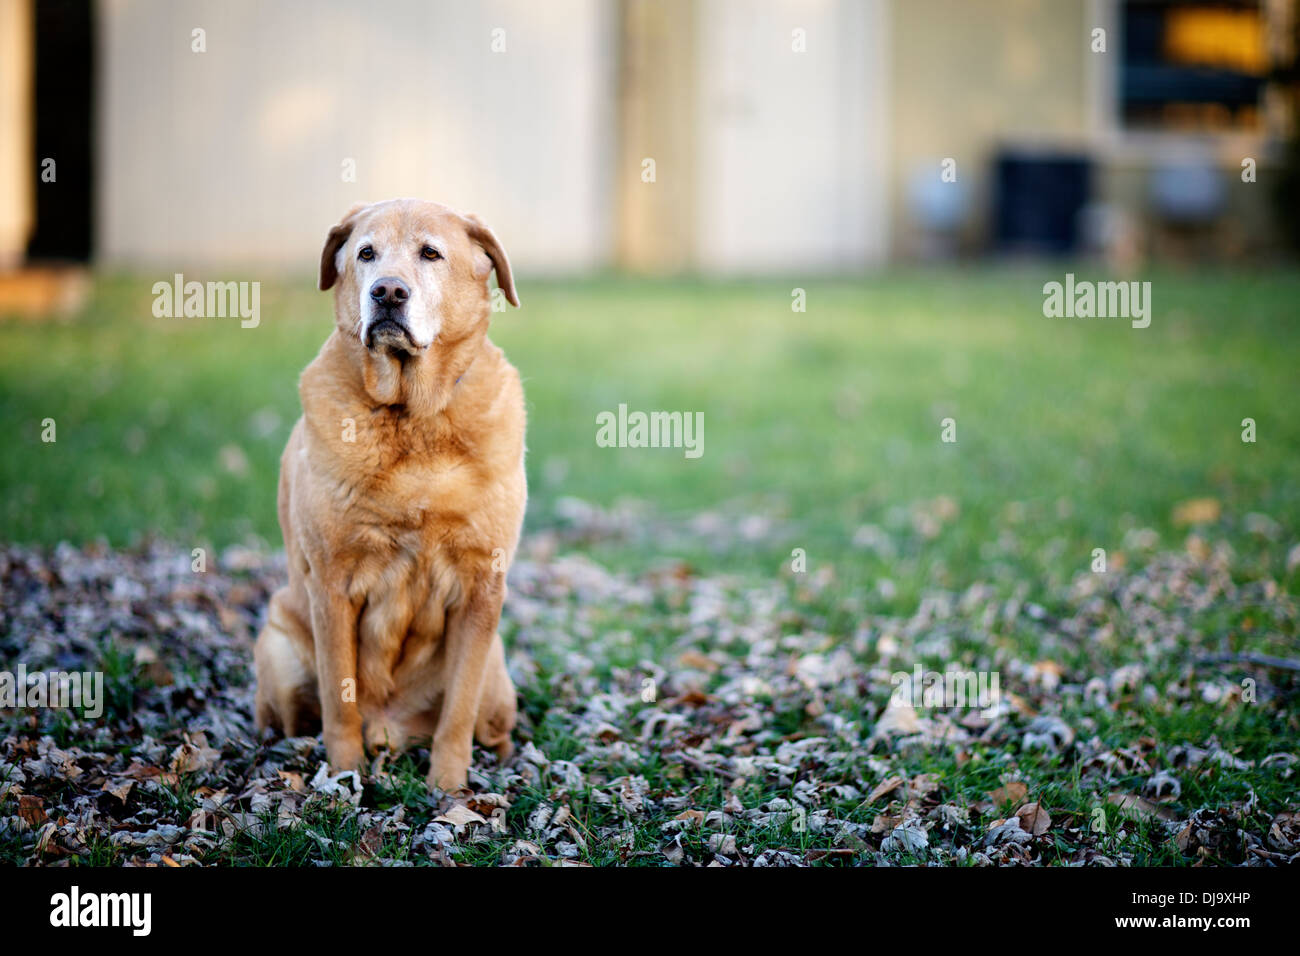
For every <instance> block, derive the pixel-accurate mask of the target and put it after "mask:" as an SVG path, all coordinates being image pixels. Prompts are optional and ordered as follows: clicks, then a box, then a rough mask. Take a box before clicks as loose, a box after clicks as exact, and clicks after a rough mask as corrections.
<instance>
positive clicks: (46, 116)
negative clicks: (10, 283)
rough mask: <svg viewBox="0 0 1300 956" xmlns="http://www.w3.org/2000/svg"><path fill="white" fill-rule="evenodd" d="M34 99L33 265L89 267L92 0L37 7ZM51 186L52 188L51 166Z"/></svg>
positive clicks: (53, 1)
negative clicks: (64, 263)
mask: <svg viewBox="0 0 1300 956" xmlns="http://www.w3.org/2000/svg"><path fill="white" fill-rule="evenodd" d="M33 7H34V8H35V14H36V22H35V28H36V29H35V32H36V57H35V76H34V77H33V79H34V81H35V83H34V97H35V116H36V131H35V133H36V135H35V137H34V143H35V149H36V156H35V163H34V164H33V169H34V170H35V177H36V228H35V230H34V231H33V233H32V238H31V242H29V243H28V246H27V255H28V258H30V259H46V260H50V259H60V260H64V261H79V262H81V261H86V260H88V259H89V258H90V254H91V247H92V245H93V242H94V228H95V221H94V205H95V170H94V165H93V160H94V156H93V147H94V115H95V114H94V110H95V102H94V92H95V90H94V76H95V42H94V28H95V24H94V11H93V9H92V7H93V2H92V0H40V2H39V3H35V4H33ZM51 159H52V160H54V169H53V175H54V181H53V182H47V181H46V180H47V179H48V178H49V177H48V174H46V169H47V166H48V164H47V162H46V161H47V160H51Z"/></svg>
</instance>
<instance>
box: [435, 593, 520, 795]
mask: <svg viewBox="0 0 1300 956" xmlns="http://www.w3.org/2000/svg"><path fill="white" fill-rule="evenodd" d="M504 577H505V576H504V575H501V574H487V575H485V576H484V577H482V578H480V579H479V580H477V581H475V582H474V584H473V585H472V586H471V587H470V589H469V591H468V595H467V597H466V598H465V599H464V600H462V601H461V602H460V603H459V604H457V605H455V606H453V607H452V608H451V609H450V610H449V611H448V612H447V627H446V630H445V632H444V640H445V641H446V642H447V696H446V698H445V700H444V701H443V706H442V713H441V714H440V715H439V717H438V728H437V730H435V731H434V734H433V747H432V750H431V751H430V755H429V786H430V787H437V788H439V789H442V790H445V791H447V792H448V793H451V792H454V791H456V790H462V789H464V788H465V786H466V784H467V783H468V779H469V764H470V757H471V756H472V751H473V747H474V724H475V721H476V720H477V719H478V707H479V699H480V698H481V697H482V695H483V677H484V675H485V673H486V671H487V662H488V656H489V653H490V651H491V649H492V641H493V639H494V638H495V636H496V632H497V624H498V622H499V621H500V619H501V604H502V602H503V601H504V600H505V582H504Z"/></svg>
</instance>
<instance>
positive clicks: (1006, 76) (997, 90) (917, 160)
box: [889, 0, 1119, 255]
mask: <svg viewBox="0 0 1300 956" xmlns="http://www.w3.org/2000/svg"><path fill="white" fill-rule="evenodd" d="M1088 7H1089V4H1088V3H1087V2H1086V0H893V3H892V12H893V24H894V26H893V31H892V40H893V57H892V62H893V66H892V70H891V81H890V83H891V86H892V89H893V91H894V95H893V98H892V107H893V108H892V115H891V125H892V128H893V142H892V153H891V155H892V162H891V164H890V166H891V169H890V190H889V194H890V197H891V199H892V204H893V214H894V222H895V224H896V229H895V230H894V233H893V236H892V249H893V252H894V253H895V254H896V255H907V254H909V253H911V252H914V251H915V246H916V242H917V238H918V237H917V235H916V223H915V221H914V220H913V218H912V216H911V213H910V212H909V210H908V208H907V201H906V196H907V189H908V184H909V182H910V179H911V177H913V176H915V175H917V174H918V171H920V172H921V173H922V174H928V173H929V172H933V175H934V176H935V178H936V179H938V177H939V172H940V166H939V164H940V162H941V161H942V160H943V159H945V158H949V157H951V158H953V159H955V160H956V161H957V178H958V182H959V183H960V184H961V185H962V187H963V189H964V192H965V193H966V195H967V197H968V198H969V200H970V202H971V218H970V220H969V226H968V230H967V232H968V234H969V235H970V236H972V237H973V236H979V235H987V234H988V233H987V226H988V222H987V219H988V209H989V206H990V201H991V198H990V194H989V188H990V182H989V173H990V171H991V167H990V161H991V160H992V158H993V156H994V154H995V153H996V150H997V148H998V146H999V145H1000V144H1003V143H1012V144H1017V145H1025V144H1041V145H1043V146H1047V147H1052V146H1060V145H1068V146H1082V145H1086V143H1087V141H1088V137H1089V123H1090V118H1089V108H1090V105H1089V89H1090V87H1089V83H1090V82H1091V81H1092V79H1091V74H1090V72H1089V71H1090V70H1092V69H1095V68H1096V65H1095V64H1090V63H1089V62H1088V61H1087V59H1086V58H1087V57H1091V56H1098V55H1099V54H1093V53H1091V52H1090V51H1089V40H1090V30H1091V25H1090V21H1089V18H1088ZM1104 55H1105V56H1115V57H1117V56H1118V55H1119V51H1118V47H1117V46H1115V47H1113V48H1112V49H1111V52H1110V53H1107V54H1104Z"/></svg>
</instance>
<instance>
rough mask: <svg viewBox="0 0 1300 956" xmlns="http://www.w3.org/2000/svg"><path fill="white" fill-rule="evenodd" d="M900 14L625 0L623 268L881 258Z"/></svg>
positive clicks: (848, 3)
mask: <svg viewBox="0 0 1300 956" xmlns="http://www.w3.org/2000/svg"><path fill="white" fill-rule="evenodd" d="M888 7H889V5H888V0H818V2H807V0H623V3H622V4H621V9H622V12H623V18H622V22H623V28H622V30H621V33H620V36H621V41H622V44H623V55H622V63H623V68H622V74H621V83H620V99H619V103H620V151H619V161H618V167H617V171H616V179H615V185H616V195H617V205H618V210H619V216H618V237H619V239H618V251H619V255H618V263H619V264H620V265H622V266H624V267H626V268H630V269H634V270H638V271H646V272H674V271H680V270H686V269H694V270H698V271H703V272H707V273H724V274H733V275H746V274H757V273H769V272H772V271H773V270H776V271H782V272H785V273H790V272H794V271H799V270H805V271H806V270H810V269H811V270H816V271H832V270H855V269H860V268H863V267H866V266H869V265H873V264H876V263H879V262H881V261H882V260H883V259H884V257H885V255H886V253H887V247H888V242H887V237H888V230H889V204H888V199H887V195H886V189H887V187H888V176H887V173H886V168H887V164H888V162H889V149H888V145H887V144H888V141H889V122H888V120H889V109H888V95H889V76H888V70H887V63H888V55H889V51H888V41H889V26H888V24H889V17H888ZM651 161H653V164H654V165H653V177H654V178H653V181H648V178H649V175H650V174H649V173H648V172H647V170H648V169H649V166H648V163H649V162H651Z"/></svg>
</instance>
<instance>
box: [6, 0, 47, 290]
mask: <svg viewBox="0 0 1300 956" xmlns="http://www.w3.org/2000/svg"><path fill="white" fill-rule="evenodd" d="M32 29H33V25H32V7H31V0H0V268H11V267H13V266H15V265H17V264H18V263H19V262H21V261H22V258H23V255H24V253H25V252H26V250H27V240H28V239H29V238H30V237H31V231H32V225H33V223H32V217H33V215H34V208H33V207H34V202H35V200H34V195H33V193H34V191H35V189H36V183H37V176H38V173H39V170H38V169H37V168H36V165H35V164H34V163H33V161H32V69H33V63H32Z"/></svg>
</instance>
